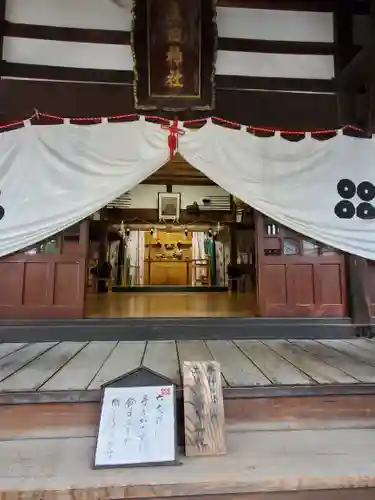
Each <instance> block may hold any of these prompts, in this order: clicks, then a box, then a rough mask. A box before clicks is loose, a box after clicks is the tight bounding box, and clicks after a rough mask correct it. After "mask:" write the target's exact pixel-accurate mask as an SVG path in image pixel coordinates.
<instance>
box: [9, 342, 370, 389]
mask: <svg viewBox="0 0 375 500" xmlns="http://www.w3.org/2000/svg"><path fill="white" fill-rule="evenodd" d="M207 360H214V361H217V362H219V363H220V367H221V372H222V383H223V386H224V387H228V386H229V387H232V388H233V387H234V388H235V387H239V388H242V387H251V388H253V390H255V387H258V388H260V389H261V388H262V386H264V390H267V391H268V390H273V389H275V390H276V389H280V390H283V391H284V390H285V391H288V390H289V389H288V388H290V387H291V386H293V387H294V389H296V390H297V389H298V388H301V390H305V391H306V390H314V386H315V387H317V386H323V385H324V386H327V387H328V386H329V385H335V386H336V385H340V384H341V385H344V386H345V387H347V388H348V387H352V389H353V390H354V388H355V386H356V387H358V386H360V385H361V383H365V384H368V385H365V386H362V387H371V386H372V384H374V383H375V342H371V341H368V340H365V339H353V340H352V341H347V340H345V341H342V340H321V341H312V340H308V341H302V340H301V341H297V340H290V341H286V340H263V341H259V340H253V341H252V340H243V341H242V340H236V341H221V340H209V341H188V340H184V341H177V342H175V341H149V342H143V341H135V342H117V341H113V342H112V341H111V342H107V341H102V342H88V343H86V342H61V343H54V342H45V343H33V344H26V345H22V344H0V393H3V395H6V394H11V393H18V394H28V393H29V394H31V393H36V392H38V391H40V392H41V393H43V397H44V395H47V396H48V393H51V392H54V391H77V392H79V391H86V390H90V391H93V392H95V391H98V390H99V389H100V387H101V385H103V384H104V383H106V382H108V381H110V380H112V379H114V378H116V377H118V376H121V375H123V374H125V373H127V372H128V371H131V370H133V369H135V368H137V367H139V366H141V365H142V364H144V365H145V366H148V367H149V368H151V369H152V370H154V371H155V372H158V373H160V374H162V375H164V376H166V377H167V378H170V379H172V380H173V382H175V383H176V384H177V385H181V373H182V368H183V363H184V361H196V362H200V361H207ZM284 387H285V389H284ZM321 389H323V387H321ZM352 389H350V390H352ZM257 390H258V389H257ZM298 390H299V389H298ZM81 394H82V393H81ZM40 397H42V394H41V396H40Z"/></svg>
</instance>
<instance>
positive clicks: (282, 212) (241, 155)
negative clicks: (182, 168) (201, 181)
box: [180, 122, 375, 259]
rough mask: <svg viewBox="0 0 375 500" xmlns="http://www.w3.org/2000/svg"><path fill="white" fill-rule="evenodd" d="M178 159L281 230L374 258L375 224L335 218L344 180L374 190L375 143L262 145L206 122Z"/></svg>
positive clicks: (274, 140)
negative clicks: (274, 222)
mask: <svg viewBox="0 0 375 500" xmlns="http://www.w3.org/2000/svg"><path fill="white" fill-rule="evenodd" d="M180 152H181V154H182V155H183V156H184V158H185V159H186V160H187V161H188V162H189V163H190V164H191V165H193V166H194V167H195V168H197V169H198V170H200V171H201V172H203V173H204V174H205V175H207V177H209V178H210V179H212V180H213V181H214V182H216V183H217V184H218V185H219V186H221V187H223V188H224V189H226V190H227V191H229V192H230V193H232V194H233V195H235V196H237V197H238V198H240V199H241V200H243V201H245V202H246V203H248V204H249V205H251V206H252V207H254V208H255V209H257V210H259V211H260V212H262V213H264V214H266V215H268V216H269V217H271V218H273V219H275V220H276V221H278V222H280V223H281V224H283V225H285V226H288V227H290V228H291V229H293V230H295V231H297V232H299V233H301V234H304V235H306V236H308V237H310V238H313V239H315V240H317V241H320V242H322V243H325V244H327V245H330V246H333V247H336V248H338V249H340V250H343V251H346V252H349V253H353V254H357V255H360V256H363V257H365V258H368V259H375V220H362V219H360V218H359V217H357V216H354V217H353V218H352V219H342V218H339V217H337V215H336V214H335V211H334V210H335V206H336V204H337V203H338V202H340V201H341V197H340V195H339V194H338V190H337V184H338V182H339V181H340V180H342V179H348V180H351V181H353V182H354V183H355V185H356V186H358V184H359V183H361V182H363V181H369V182H371V183H372V184H375V139H357V138H353V137H348V136H344V135H341V134H339V135H337V136H336V137H334V138H332V139H328V140H326V141H318V140H315V139H313V138H311V137H309V138H305V139H304V140H302V141H300V142H290V141H287V140H285V139H283V138H282V137H280V135H279V134H276V135H275V136H274V137H271V138H260V137H256V136H254V135H251V134H249V133H247V132H246V131H245V130H233V129H228V128H224V127H220V126H217V125H214V124H213V123H212V122H208V123H207V125H205V126H204V127H202V128H201V129H200V130H199V131H197V132H194V133H191V134H188V133H187V134H186V135H185V136H182V138H181V140H180ZM374 189H375V188H374ZM374 201H375V200H374ZM350 202H351V203H353V205H354V206H358V204H359V203H360V202H361V200H360V199H359V198H358V196H357V195H355V196H354V197H353V198H352V199H351V200H350Z"/></svg>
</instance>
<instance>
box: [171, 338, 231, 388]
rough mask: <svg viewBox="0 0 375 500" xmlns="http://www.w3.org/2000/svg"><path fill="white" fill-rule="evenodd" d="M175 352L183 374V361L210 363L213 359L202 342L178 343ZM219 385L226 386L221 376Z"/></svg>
mask: <svg viewBox="0 0 375 500" xmlns="http://www.w3.org/2000/svg"><path fill="white" fill-rule="evenodd" d="M177 351H178V359H179V362H180V371H181V373H183V366H184V361H210V360H212V359H213V356H212V354H211V353H210V351H209V350H208V347H207V345H206V343H205V342H204V341H203V340H187V341H186V342H185V341H183V340H182V341H178V342H177ZM221 384H222V385H223V386H224V387H225V386H227V385H228V384H227V382H226V380H225V379H224V377H223V376H221Z"/></svg>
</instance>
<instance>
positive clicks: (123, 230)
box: [85, 154, 258, 318]
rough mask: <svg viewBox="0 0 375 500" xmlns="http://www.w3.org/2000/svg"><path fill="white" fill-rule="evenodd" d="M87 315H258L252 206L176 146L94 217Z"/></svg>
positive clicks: (110, 316) (98, 316)
mask: <svg viewBox="0 0 375 500" xmlns="http://www.w3.org/2000/svg"><path fill="white" fill-rule="evenodd" d="M89 224H90V230H89V235H90V236H89V249H88V268H87V287H86V299H85V316H86V317H87V318H106V317H107V318H108V317H109V318H125V317H189V316H190V317H218V316H224V317H231V316H239V317H240V316H245V317H249V316H250V317H251V316H257V315H258V306H257V298H256V296H257V285H256V251H255V237H254V234H255V226H254V214H253V211H252V209H251V208H250V207H249V206H248V205H246V204H244V203H242V202H240V201H239V200H236V199H235V198H233V196H232V195H231V194H230V193H228V192H227V191H225V190H224V189H222V188H220V187H219V186H217V185H215V183H214V182H212V181H211V180H210V179H208V178H207V177H206V176H205V175H204V174H201V173H200V172H199V171H198V170H196V169H194V168H193V167H192V166H190V165H189V164H188V163H187V162H186V161H185V160H184V159H183V158H182V157H181V156H180V155H179V154H177V155H175V157H174V158H173V160H172V161H170V162H169V163H167V164H166V165H165V166H164V167H162V168H161V169H159V171H157V172H156V173H155V174H153V175H152V176H150V177H149V178H148V179H146V181H145V182H144V183H142V184H140V185H138V186H136V187H135V188H134V189H132V190H130V191H129V192H127V193H124V194H123V195H121V196H120V197H119V198H117V199H115V200H113V201H112V202H111V203H110V204H109V205H107V206H106V207H104V208H103V209H102V210H101V211H99V212H97V213H95V214H93V216H92V217H91V220H90V222H89Z"/></svg>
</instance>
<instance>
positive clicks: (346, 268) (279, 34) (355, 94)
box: [0, 0, 375, 500]
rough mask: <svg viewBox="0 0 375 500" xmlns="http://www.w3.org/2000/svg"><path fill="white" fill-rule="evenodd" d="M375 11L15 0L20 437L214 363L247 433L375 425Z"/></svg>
mask: <svg viewBox="0 0 375 500" xmlns="http://www.w3.org/2000/svg"><path fill="white" fill-rule="evenodd" d="M374 9H375V2H374V1H373V0H218V1H217V2H216V1H214V0H134V1H133V0H64V1H62V0H27V1H25V0H0V18H1V25H2V30H1V35H0V50H1V54H2V64H1V66H0V77H1V81H0V96H1V108H0V111H1V114H0V341H1V344H0V429H3V428H4V429H5V430H4V436H5V437H4V439H7V436H11V437H12V439H13V434H12V432H14V435H17V433H18V431H19V429H18V430H17V429H16V423H15V422H23V423H22V426H24V427H25V429H26V430H25V435H27V436H33V435H34V433H36V434H35V435H37V436H42V437H43V436H45V432H46V428H47V427H48V428H52V429H53V432H55V431H56V436H57V434H58V433H59V432H60V431H59V432H58V431H57V430H56V426H57V425H60V424H58V422H62V423H61V426H62V427H63V428H64V430H63V431H61V432H62V434H61V435H64V436H65V437H71V436H70V434H69V432H70V431H69V432H68V430H67V429H68V428H70V427H74V426H75V425H76V423H75V419H76V418H78V417H77V415H79V418H80V419H81V420H80V422H81V424H82V426H83V427H82V428H84V429H86V430H85V432H86V431H87V432H88V436H89V437H92V436H93V429H92V427H93V424H92V423H93V421H94V420H95V418H96V417H97V412H98V405H99V401H100V387H101V386H102V384H104V383H107V382H108V381H109V380H111V379H114V378H116V377H118V376H120V375H122V374H123V373H125V372H127V371H130V370H133V369H135V368H137V367H139V366H147V367H148V368H150V369H152V370H154V371H155V372H158V373H161V374H162V375H163V376H165V377H168V378H169V379H171V380H173V382H174V383H176V385H177V387H178V388H179V387H180V386H181V380H182V378H181V377H182V376H181V373H182V366H183V362H184V361H189V360H190V361H191V360H194V361H203V360H206V359H212V360H216V361H218V362H219V363H220V366H221V371H222V377H223V390H224V402H225V410H226V415H227V418H228V419H229V422H230V423H233V422H235V423H236V425H237V424H238V422H239V421H242V420H243V422H245V423H246V425H250V424H249V422H250V421H252V422H253V420H254V421H256V422H257V425H258V424H259V423H260V422H262V421H265V422H268V421H269V422H271V421H272V422H273V421H274V420H275V419H276V418H275V414H276V413H277V412H276V410H275V408H276V406H277V404H280V405H281V407H282V408H283V410H280V415H281V414H282V416H280V419H281V420H282V421H283V422H284V424H285V425H287V422H289V421H292V420H293V419H296V420H298V421H301V422H302V424H301V425H305V424H306V422H307V421H310V420H309V419H310V418H311V419H315V418H317V419H318V418H320V416H321V415H323V417H324V418H326V419H329V420H330V421H331V420H332V421H333V420H334V419H335V418H336V417H337V418H338V416H339V415H340V416H341V415H343V417H342V418H344V420H345V419H348V420H349V419H355V418H362V417H363V415H366V418H367V419H372V418H374V415H372V412H373V411H374V408H375V405H374V401H375V400H374V397H375V357H374V355H375V341H373V340H371V337H372V333H373V324H374V316H375V264H374V263H375V230H374V229H375V173H374V172H375V169H374V158H375V141H374V139H373V137H372V133H373V126H374V81H375V80H374V71H373V61H374V58H375V49H374V47H375V44H374V37H375V28H374V26H375V24H374V23H375V17H374V16H375V10H374ZM330 397H333V398H334V399H333V400H332V401H333V403H332V408H331V407H330V399H329V398H330ZM277 398H279V399H277ZM297 398H300V399H298V401H297ZM314 398H315V399H314ZM276 399H277V401H281V403H279V402H277V403H276ZM260 400H262V401H264V406H262V407H261V403H260V402H259V401H260ZM301 401H304V402H303V403H301ZM24 403H25V404H24ZM39 403H40V404H39ZM42 403H48V404H49V407H50V413H49V417H48V416H44V417H43V418H44V419H45V420H43V422H44V423H43V422H42V423H41V424H39V423H38V419H39V417H40V415H41V413H42V412H43V411H44V410H43V408H44V406H43V404H42ZM28 408H29V409H28ZM297 408H299V409H297ZM301 408H304V409H302V410H301ZM28 412H30V415H34V416H35V418H34V417H33V416H31V417H30V419H29V417H28V415H29V413H28ZM273 412H275V413H273ZM283 412H284V413H283ZM319 412H321V413H319ZM340 412H341V413H340ZM349 413H350V416H349ZM59 415H60V416H59ZM61 415H64V417H61ZM249 415H252V416H251V417H250V416H249ZM40 418H42V417H40ZM363 418H364V417H363ZM17 419H19V420H17ZM252 419H253V420H252ZM366 422H367V423H366ZM366 422H365V423H364V426H366V425H369V423H368V422H369V420H368V421H367V420H366ZM81 424H80V425H81ZM284 424H283V425H284ZM17 425H18V424H17ZM20 425H21V424H20ZM77 425H78V424H77ZM233 425H234V424H233ZM259 425H260V424H259ZM307 425H308V424H306V426H307ZM361 425H362V424H361ZM69 426H70V427H69ZM41 429H42V430H41ZM87 429H89V430H87ZM20 432H21V431H20ZM22 432H23V431H22ZM77 432H78V431H77ZM82 432H83V431H82ZM7 433H8V434H7ZM53 435H54V436H55V434H53ZM347 442H348V443H349V441H347ZM67 446H69V445H67ZM348 446H349V445H348ZM1 447H2V444H1V443H0V455H1V453H2V451H1ZM69 450H70V449H69ZM17 453H18V452H17ZM20 453H21V452H20ZM22 453H23V452H22ZM22 453H21V455H22ZM69 453H73V452H72V450H70V451H69ZM69 453H68V455H67V456H70V455H69ZM311 453H312V452H311ZM73 455H74V454H73ZM25 460H26V458H25ZM358 460H359V459H358ZM67 461H69V459H67ZM4 467H5V465H4ZM1 470H2V462H1V460H0V471H1ZM319 470H320V469H319ZM39 472H40V471H39ZM39 472H37V473H36V475H38V474H39ZM70 473H72V474H73V475H74V473H73V472H69V474H70ZM267 473H268V472H267ZM4 474H5V473H3V472H2V473H1V474H0V475H1V476H2V477H3V476H4ZM40 474H41V475H43V474H42V473H41V472H40ZM51 474H52V473H51ZM77 474H78V472H77ZM215 474H216V472H215ZM301 474H302V472H301ZM332 474H333V473H332ZM340 474H341V476H342V477H344V476H345V477H346V474H347V471H346V469H345V470H344V469H343V470H342V472H341V473H340ZM340 474H339V473H337V477H338V476H340ZM371 474H372V471H370V472H368V474H367V476H368V477H369V476H371ZM21 475H22V474H21ZM341 476H340V477H341ZM139 477H140V476H139ZM139 477H138V476H137V478H138V479H139ZM163 477H164V476H163ZM194 477H195V476H194ZM374 478H375V472H374ZM138 479H137V480H136V481H135V483H136V485H137V486H136V487H135V488H138V486H139V484H138V483H139V481H138ZM211 479H212V478H209V481H211ZM194 480H195V479H194ZM77 481H78V480H77ZM192 481H193V480H192ZM215 481H216V479H215V480H214V479H212V484H214V483H215ZM311 481H312V480H311ZM367 481H368V480H367ZM141 482H142V481H141ZM151 482H152V481H150V484H151ZM78 483H79V484H81V483H80V480H79V481H78V482H77V484H78ZM83 483H84V481H83V482H82V484H83ZM30 484H31V483H30ZM38 484H39V483H38ZM163 484H164V483H163ZM167 484H169V483H168V481H166V482H165V485H167ZM189 484H190V483H189ZM197 484H201V479H199V481H198V479H197ZM215 484H216V483H215ZM267 484H268V483H267ZM311 484H312V483H311ZM311 484H310V483H308V484H307V487H306V489H309V487H310V486H311ZM322 484H323V483H322ZM329 484H331V483H329ZM332 484H333V483H332ZM345 484H346V486H345V485H343V484H341V483H340V484H339V483H338V482H336V483H334V487H332V488H333V489H337V490H339V489H340V488H342V489H345V488H347V487H348V488H349V487H351V483H350V484H349V482H348V483H345ZM374 484H375V481H374ZM374 484H372V483H371V484H370V482H367V483H366V481H365V479H364V478H362V479H361V481H359V483H358V488H362V487H363V488H365V487H366V488H367V487H374ZM324 485H325V486H324V487H327V488H328V489H329V487H328V486H327V485H328V482H327V483H324ZM279 486H280V485H279V484H278V486H277V489H276V491H282V488H281V487H280V488H279ZM165 487H166V486H165ZM12 488H13V486H12V487H9V491H11V490H12ZM30 488H31V486H30ZM77 488H78V486H77ZM85 488H86V486H85V487H84V486H82V490H84V489H85ZM215 488H216V487H212V489H211V490H210V494H217V495H224V494H234V493H241V491H240V488H238V489H237V490H230V489H229V490H228V491H224V489H220V488H219V489H215ZM267 488H268V487H267ZM31 489H32V488H31ZM78 489H79V488H78ZM270 489H271V488H269V489H267V491H270ZM322 489H324V488H323V487H322ZM0 490H1V480H0ZM39 490H40V488H39ZM39 490H38V491H39ZM12 491H13V490H12ZM30 491H31V490H30ZM46 491H47V490H46ZM121 491H122V490H121ZM139 491H141V490H139ZM139 491H138V490H137V489H135V490H134V491H133V493H134V496H138V497H139V498H143V493H142V491H143V490H142V491H141V493H142V494H141V493H140V492H139ZM165 491H166V490H165ZM165 491H164V490H163V491H162V489H160V491H159V490H158V493H157V494H156V493H152V494H153V495H156V496H160V497H161V496H168V495H169V496H184V495H185V496H197V494H198V493H197V492H196V490H194V488H193V487H192V486H191V484H190V486H189V487H186V489H185V490H184V489H183V488H182V489H181V491H177V489H175V490H173V489H172V490H170V491H172V493H170V494H169V493H168V494H167V493H166V492H165ZM168 491H169V490H168ZM186 491H187V493H186ZM254 491H255V490H254ZM256 491H258V490H256ZM259 491H260V490H259ZM184 492H185V493H184ZM247 492H248V490H246V493H247ZM133 493H131V494H130V493H129V498H130V497H131V495H133ZM56 495H57V493H56ZM61 495H62V493H61ZM95 495H97V497H100V498H102V497H101V496H100V495H99V493H95ZM111 495H112V496H111ZM111 495H109V496H108V498H113V499H115V498H123V497H124V496H121V497H116V496H113V495H115V494H114V493H113V494H112V493H111ZM124 495H125V494H124ZM147 495H148V496H150V495H151V486H150V491H148V490H147ZM147 495H146V496H147ZM57 496H59V495H57ZM104 497H105V495H104V496H103V498H104ZM4 498H5V497H4ZM105 498H107V497H105ZM257 498H258V497H256V499H257ZM259 498H260V497H259ZM261 498H262V500H263V497H261ZM264 498H266V497H264ZM276 498H277V500H278V497H275V499H276ZM280 498H284V497H280ZM293 498H294V497H293ZM299 498H300V497H297V496H296V500H299ZM301 498H303V499H305V498H309V500H310V497H301ZM315 498H316V499H317V498H318V497H311V499H314V500H315ZM322 498H323V497H322ZM335 498H336V497H335ZM342 498H343V499H344V497H342ZM345 498H349V497H345ZM358 498H359V499H360V500H362V497H358ZM367 498H370V497H365V496H363V500H365V499H367ZM337 499H340V500H341V497H339V496H338V497H337ZM249 500H251V499H250V497H249ZM267 500H268V497H267Z"/></svg>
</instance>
